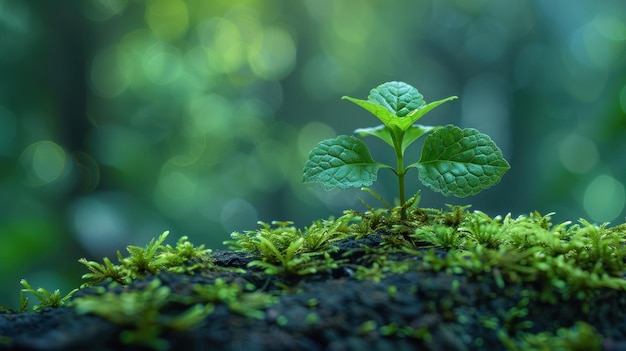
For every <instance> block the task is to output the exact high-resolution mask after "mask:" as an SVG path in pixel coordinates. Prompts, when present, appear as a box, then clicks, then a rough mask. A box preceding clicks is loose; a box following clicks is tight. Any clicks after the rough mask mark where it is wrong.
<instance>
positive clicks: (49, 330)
mask: <svg viewBox="0 0 626 351" xmlns="http://www.w3.org/2000/svg"><path fill="white" fill-rule="evenodd" d="M397 213H398V212H397V209H395V210H386V211H385V210H373V209H372V210H371V211H370V212H368V213H367V214H357V213H348V214H347V215H345V216H343V217H340V218H338V219H336V220H328V221H319V222H316V223H314V224H312V225H311V226H310V227H307V228H303V229H299V228H295V227H294V226H293V225H292V224H291V223H288V222H282V223H274V224H262V225H261V228H260V229H259V230H253V231H249V232H245V233H235V234H234V235H233V240H232V241H230V242H229V244H230V245H231V247H232V249H233V250H220V251H213V252H211V251H210V250H205V249H204V248H202V247H195V246H193V245H192V244H191V243H189V242H188V241H186V240H184V239H181V240H179V241H178V242H177V245H176V246H173V247H172V246H169V245H162V241H163V239H164V236H162V237H160V238H159V239H158V240H156V241H153V242H151V243H150V244H149V245H148V246H146V247H145V248H138V247H131V248H129V250H128V252H129V256H127V257H124V256H123V255H121V254H120V255H119V257H118V260H119V261H120V262H119V264H112V263H111V261H109V260H104V261H103V263H102V264H98V263H95V262H92V263H90V262H87V261H83V264H85V265H87V267H88V268H89V270H90V272H91V273H88V274H87V275H86V278H87V279H89V280H90V281H91V283H89V284H86V285H85V286H84V287H82V288H81V289H80V290H79V291H78V292H76V293H74V294H73V295H72V296H71V298H70V299H69V300H68V302H67V303H66V304H65V305H63V306H61V307H59V308H50V307H45V306H39V307H42V308H40V310H39V312H36V313H33V312H17V311H5V313H3V314H0V349H7V350H10V349H13V350H70V349H92V350H140V349H156V350H168V349H172V350H174V349H183V348H184V349H189V350H195V349H197V350H200V349H202V350H204V349H207V348H209V349H213V350H246V351H251V350H361V349H370V350H387V349H399V350H413V349H425V350H575V349H579V350H601V349H604V350H626V318H625V317H626V280H625V279H624V272H625V271H626V268H625V264H626V263H625V261H624V257H625V256H626V246H625V245H624V242H625V241H626V225H619V226H613V227H610V226H608V225H600V226H598V225H592V224H590V223H588V222H586V221H580V222H579V223H578V224H572V223H569V222H567V223H561V224H553V223H551V219H550V216H549V215H548V216H542V215H539V214H536V213H534V214H530V215H528V216H520V217H517V218H512V217H511V216H504V217H495V218H490V217H488V216H487V215H485V214H483V213H481V212H470V211H469V210H468V208H459V207H457V208H451V209H449V210H446V211H437V210H428V209H412V210H410V215H409V218H408V220H406V221H399V220H398V216H397ZM261 237H263V238H264V239H260V238H261ZM300 238H303V239H302V240H299V239H300ZM107 261H108V263H107ZM100 278H102V279H100Z"/></svg>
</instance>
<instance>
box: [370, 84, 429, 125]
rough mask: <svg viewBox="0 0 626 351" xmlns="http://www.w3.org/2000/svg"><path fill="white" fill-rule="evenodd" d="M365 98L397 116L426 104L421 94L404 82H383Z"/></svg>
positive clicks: (402, 115) (404, 114)
mask: <svg viewBox="0 0 626 351" xmlns="http://www.w3.org/2000/svg"><path fill="white" fill-rule="evenodd" d="M367 100H368V101H370V102H374V103H377V104H379V105H381V106H383V107H384V108H386V109H387V110H388V111H389V112H391V113H393V114H394V115H395V116H397V117H404V116H406V115H408V114H409V113H410V112H411V111H413V110H417V109H418V108H421V107H422V106H424V105H426V102H425V101H424V97H423V96H422V94H420V93H419V91H417V89H415V88H413V87H412V86H410V85H408V84H406V83H404V82H387V83H383V84H381V85H379V86H377V87H376V88H374V89H372V90H371V91H370V95H369V96H368V99H367Z"/></svg>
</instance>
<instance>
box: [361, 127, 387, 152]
mask: <svg viewBox="0 0 626 351" xmlns="http://www.w3.org/2000/svg"><path fill="white" fill-rule="evenodd" d="M354 133H355V134H358V135H360V136H368V135H372V136H375V137H377V138H379V139H381V140H382V141H384V142H386V143H387V144H389V145H390V146H391V147H393V139H392V138H391V131H390V129H389V128H387V126H385V125H382V124H381V125H379V126H376V127H371V128H359V129H355V130H354Z"/></svg>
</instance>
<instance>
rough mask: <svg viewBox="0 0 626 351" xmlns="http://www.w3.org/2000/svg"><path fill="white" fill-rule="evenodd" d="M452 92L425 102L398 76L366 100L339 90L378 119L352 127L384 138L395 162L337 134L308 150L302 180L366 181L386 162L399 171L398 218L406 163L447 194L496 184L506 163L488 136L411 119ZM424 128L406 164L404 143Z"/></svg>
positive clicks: (332, 184) (333, 184)
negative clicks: (415, 155) (414, 156)
mask: <svg viewBox="0 0 626 351" xmlns="http://www.w3.org/2000/svg"><path fill="white" fill-rule="evenodd" d="M456 98H457V97H456V96H451V97H449V98H446V99H443V100H439V101H435V102H431V103H428V104H427V103H426V102H425V101H424V98H423V96H422V94H420V93H419V92H418V91H417V89H415V88H414V87H412V86H410V85H408V84H406V83H403V82H387V83H384V84H382V85H379V86H378V87H377V88H375V89H372V90H371V91H370V95H369V97H368V100H359V99H355V98H351V97H348V96H344V97H343V99H347V100H349V101H351V102H353V103H355V104H357V105H359V106H361V107H362V108H364V109H365V110H367V111H368V112H370V113H372V114H373V115H374V116H376V118H378V119H379V120H380V121H381V122H382V123H383V124H382V125H380V126H377V127H372V128H360V129H357V130H355V133H357V134H358V135H360V136H375V137H377V138H379V139H381V140H383V141H384V142H385V143H387V144H389V146H391V147H392V148H393V150H394V153H395V157H396V166H395V167H393V166H391V165H387V164H384V163H379V162H376V161H374V159H372V156H371V154H370V151H369V149H368V148H367V146H366V145H365V143H364V142H363V141H361V140H360V139H358V138H356V137H354V136H349V135H340V136H338V137H336V138H333V139H328V140H324V141H322V142H320V143H319V144H318V145H317V147H315V148H314V149H313V150H311V152H310V153H309V160H308V161H307V162H306V164H305V166H304V175H303V181H304V182H306V183H309V182H319V183H322V185H323V186H324V188H325V189H326V190H330V189H333V188H340V189H346V188H348V187H367V186H369V185H371V184H372V183H373V182H374V181H375V180H376V178H377V173H378V170H379V169H380V168H388V169H390V170H391V171H392V172H393V173H394V174H395V175H396V176H397V177H398V190H399V196H400V207H401V212H400V215H401V219H406V207H405V206H404V205H405V202H406V200H405V194H404V193H405V190H404V186H405V184H404V177H405V175H406V172H407V171H408V170H409V169H411V168H417V170H418V173H419V174H418V177H419V179H420V180H421V181H422V183H423V184H424V185H426V186H427V187H429V188H431V189H432V190H434V191H438V192H441V193H443V194H444V195H446V196H448V195H455V196H457V197H466V196H469V195H475V194H477V193H479V192H480V191H482V190H484V189H486V188H489V187H491V186H493V185H495V184H496V183H498V182H499V181H500V178H501V177H502V175H503V174H504V173H505V172H506V171H507V170H508V169H509V168H510V166H509V164H508V162H507V161H506V160H505V159H504V158H503V157H502V152H501V151H500V149H499V148H498V147H497V146H496V144H495V143H494V142H493V141H492V140H491V139H490V138H489V136H487V135H485V134H482V133H480V132H478V131H477V130H476V129H471V128H467V129H461V128H458V127H456V126H453V125H447V126H443V127H441V126H437V127H432V126H423V125H419V124H415V122H417V121H418V120H419V119H420V118H422V117H423V116H424V115H425V114H426V113H428V112H429V111H430V110H432V109H434V108H435V107H437V106H439V105H441V104H443V103H445V102H448V101H450V100H454V99H456ZM426 134H428V137H427V138H426V140H425V141H424V146H423V149H422V154H421V158H420V160H419V161H418V162H415V163H412V164H409V165H406V166H405V158H404V156H405V151H406V149H407V148H408V147H409V146H410V145H411V144H412V143H413V142H415V141H416V140H417V139H419V138H420V137H422V136H424V135H426Z"/></svg>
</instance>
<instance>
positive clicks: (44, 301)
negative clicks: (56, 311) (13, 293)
mask: <svg viewBox="0 0 626 351" xmlns="http://www.w3.org/2000/svg"><path fill="white" fill-rule="evenodd" d="M20 284H22V286H23V287H24V288H23V289H22V290H21V293H20V301H21V302H20V305H21V311H22V312H24V311H26V308H27V306H28V298H27V297H24V295H23V294H24V293H31V294H33V295H35V296H36V297H37V298H38V299H39V301H40V304H38V305H35V306H33V310H34V311H40V310H41V309H43V308H46V307H51V308H58V307H61V306H63V305H65V304H66V303H67V302H68V301H69V299H70V298H71V297H72V295H73V294H74V293H75V292H77V291H78V289H74V290H72V291H70V292H69V293H67V295H65V296H63V297H61V292H60V291H59V289H56V290H55V291H54V292H49V291H48V290H46V289H44V288H38V289H37V290H35V289H34V288H33V287H32V286H30V284H28V282H27V281H26V279H22V280H20Z"/></svg>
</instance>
